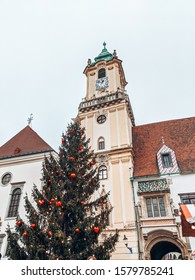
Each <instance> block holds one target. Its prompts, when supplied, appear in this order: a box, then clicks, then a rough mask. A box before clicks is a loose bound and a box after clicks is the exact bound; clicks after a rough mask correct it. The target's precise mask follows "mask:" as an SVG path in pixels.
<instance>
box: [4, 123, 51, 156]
mask: <svg viewBox="0 0 195 280" xmlns="http://www.w3.org/2000/svg"><path fill="white" fill-rule="evenodd" d="M49 151H53V149H52V148H51V147H50V146H49V145H48V144H47V143H46V142H45V141H44V140H43V139H42V138H41V137H40V136H39V135H38V134H37V133H36V132H35V131H34V130H33V129H32V128H31V127H30V126H26V127H25V128H24V129H22V130H21V131H20V132H19V133H18V134H16V135H15V136H14V137H13V138H11V139H10V140H9V141H7V142H6V143H5V144H4V145H2V146H1V147H0V159H4V158H9V157H16V156H23V155H29V154H36V153H44V152H49Z"/></svg>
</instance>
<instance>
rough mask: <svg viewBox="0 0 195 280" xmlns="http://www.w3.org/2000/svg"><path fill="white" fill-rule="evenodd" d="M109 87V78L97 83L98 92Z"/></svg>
mask: <svg viewBox="0 0 195 280" xmlns="http://www.w3.org/2000/svg"><path fill="white" fill-rule="evenodd" d="M107 87H108V77H104V78H100V79H98V80H97V81H96V90H100V89H104V88H107Z"/></svg>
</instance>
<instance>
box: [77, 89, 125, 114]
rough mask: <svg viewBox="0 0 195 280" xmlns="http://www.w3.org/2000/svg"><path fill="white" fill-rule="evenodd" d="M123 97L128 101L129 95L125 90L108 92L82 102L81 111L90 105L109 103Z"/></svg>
mask: <svg viewBox="0 0 195 280" xmlns="http://www.w3.org/2000/svg"><path fill="white" fill-rule="evenodd" d="M122 99H124V100H127V101H128V95H127V94H126V93H125V91H117V92H115V93H111V94H106V95H104V96H101V97H97V98H93V99H90V100H86V101H83V102H81V103H80V105H79V111H81V110H83V109H86V108H89V107H94V106H97V105H101V104H103V103H108V102H109V103H110V102H111V103H112V101H117V100H122Z"/></svg>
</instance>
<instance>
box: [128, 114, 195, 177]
mask: <svg viewBox="0 0 195 280" xmlns="http://www.w3.org/2000/svg"><path fill="white" fill-rule="evenodd" d="M162 137H163V138H164V143H165V145H166V146H168V147H169V148H171V149H172V150H174V152H175V155H176V158H177V162H178V165H179V168H180V170H181V172H185V171H191V170H195V117H191V118H185V119H178V120H170V121H164V122H158V123H152V124H146V125H140V126H135V127H133V149H134V164H135V169H134V177H139V176H149V175H155V174H159V171H158V166H157V159H156V155H157V152H158V151H159V149H160V148H161V147H162Z"/></svg>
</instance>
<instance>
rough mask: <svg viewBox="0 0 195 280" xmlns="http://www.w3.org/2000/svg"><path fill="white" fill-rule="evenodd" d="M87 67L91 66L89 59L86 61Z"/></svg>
mask: <svg viewBox="0 0 195 280" xmlns="http://www.w3.org/2000/svg"><path fill="white" fill-rule="evenodd" d="M87 65H88V66H90V65H91V59H90V58H88V60H87Z"/></svg>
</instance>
